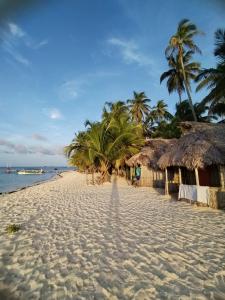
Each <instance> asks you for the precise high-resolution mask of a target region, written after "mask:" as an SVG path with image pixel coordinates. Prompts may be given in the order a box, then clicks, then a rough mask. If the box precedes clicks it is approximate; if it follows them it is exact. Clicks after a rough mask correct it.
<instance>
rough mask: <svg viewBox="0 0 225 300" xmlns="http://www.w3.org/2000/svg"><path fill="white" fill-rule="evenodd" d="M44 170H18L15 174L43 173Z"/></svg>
mask: <svg viewBox="0 0 225 300" xmlns="http://www.w3.org/2000/svg"><path fill="white" fill-rule="evenodd" d="M43 173H44V170H42V169H40V170H20V171H17V174H20V175H40V174H43Z"/></svg>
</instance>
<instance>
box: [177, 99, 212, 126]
mask: <svg viewBox="0 0 225 300" xmlns="http://www.w3.org/2000/svg"><path fill="white" fill-rule="evenodd" d="M194 110H195V113H196V117H197V120H198V121H199V122H211V121H212V120H213V119H216V117H215V116H212V115H208V114H207V110H208V106H206V105H203V104H202V103H195V104H194ZM175 117H176V118H177V120H178V121H179V122H180V121H193V115H192V111H191V109H190V106H189V102H188V100H184V101H182V102H181V103H177V104H176V113H175Z"/></svg>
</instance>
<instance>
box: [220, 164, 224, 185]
mask: <svg viewBox="0 0 225 300" xmlns="http://www.w3.org/2000/svg"><path fill="white" fill-rule="evenodd" d="M219 172H220V187H221V188H224V187H225V167H224V166H220V167H219Z"/></svg>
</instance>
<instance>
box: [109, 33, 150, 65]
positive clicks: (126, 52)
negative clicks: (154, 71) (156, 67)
mask: <svg viewBox="0 0 225 300" xmlns="http://www.w3.org/2000/svg"><path fill="white" fill-rule="evenodd" d="M107 42H108V44H110V45H112V46H115V47H116V48H118V49H119V50H120V53H121V55H122V58H123V60H124V61H125V63H127V64H130V63H137V64H138V65H139V66H145V65H152V64H153V61H152V60H151V59H150V58H149V57H147V56H146V55H145V54H143V53H142V52H141V51H140V49H139V46H138V45H137V43H135V42H134V41H133V40H129V41H128V40H123V39H119V38H115V37H114V38H110V39H108V40H107Z"/></svg>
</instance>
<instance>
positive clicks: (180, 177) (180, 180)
mask: <svg viewBox="0 0 225 300" xmlns="http://www.w3.org/2000/svg"><path fill="white" fill-rule="evenodd" d="M178 170H179V184H182V174H181V168H179V169H178Z"/></svg>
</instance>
